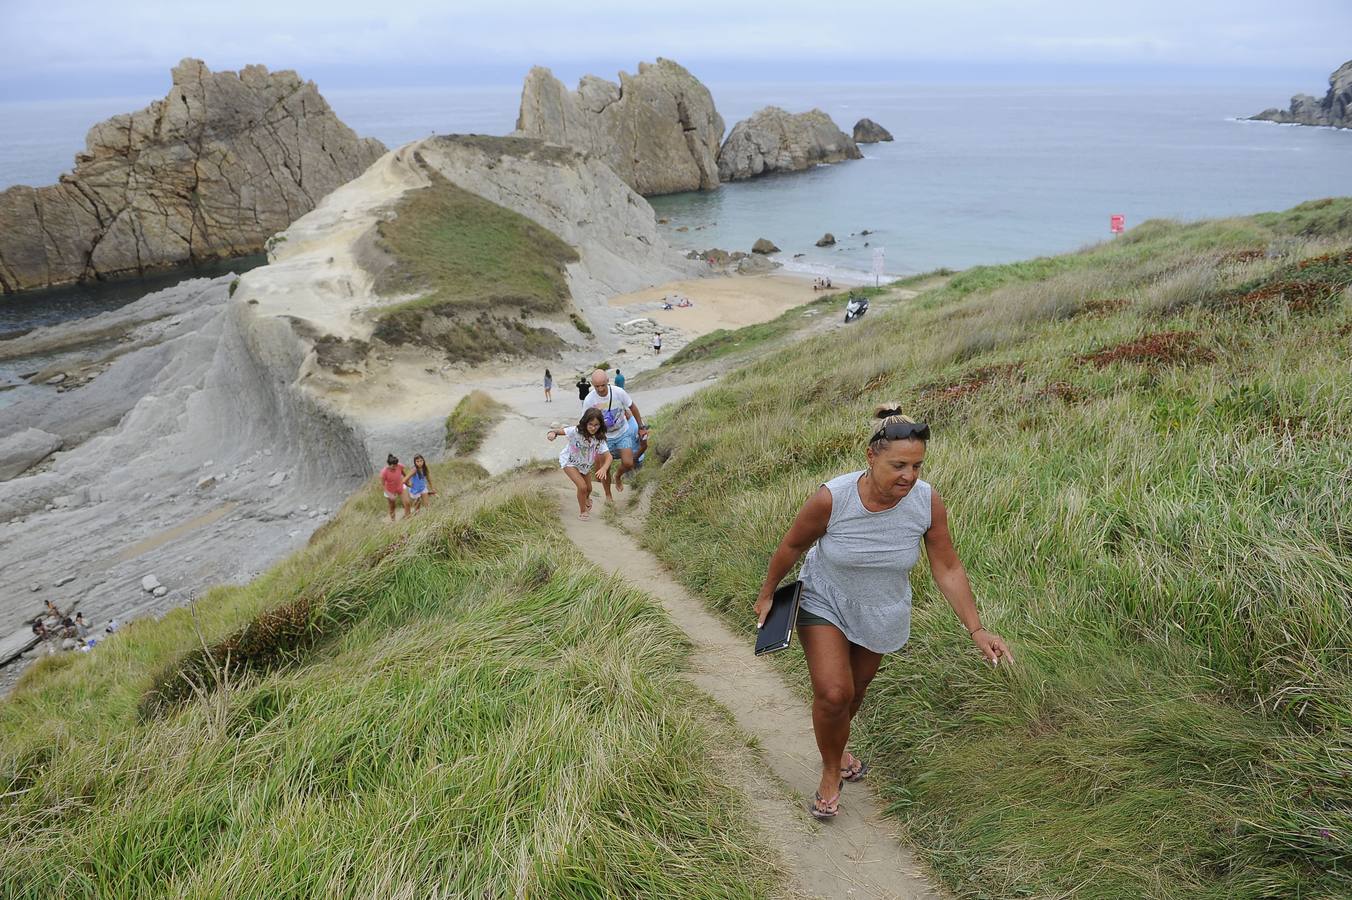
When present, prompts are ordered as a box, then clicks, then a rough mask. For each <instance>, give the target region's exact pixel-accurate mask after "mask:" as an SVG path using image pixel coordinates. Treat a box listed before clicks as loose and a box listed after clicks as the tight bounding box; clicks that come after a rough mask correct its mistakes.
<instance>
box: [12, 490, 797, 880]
mask: <svg viewBox="0 0 1352 900" xmlns="http://www.w3.org/2000/svg"><path fill="white" fill-rule="evenodd" d="M436 474H437V475H438V476H439V477H441V480H442V481H443V485H442V490H443V494H444V495H450V494H453V493H454V490H455V485H454V483H453V481H452V477H453V476H451V475H450V474H449V473H443V472H441V471H438V472H437V473H436ZM459 487H460V488H461V489H471V490H469V491H468V492H467V493H466V494H465V495H464V496H461V497H460V498H458V499H454V500H451V501H450V502H447V499H446V497H443V498H441V499H440V500H439V502H438V503H437V504H435V505H434V506H433V507H432V508H431V510H430V511H429V512H428V513H427V514H425V515H421V516H418V517H415V518H414V519H412V520H410V521H409V522H408V523H407V524H404V523H401V524H400V525H399V526H386V525H383V524H381V521H380V507H379V503H380V498H379V490H378V486H376V485H372V486H370V487H369V488H367V489H364V490H363V492H362V494H361V495H360V496H359V497H357V498H354V500H353V501H351V502H350V503H349V504H348V506H347V507H346V508H345V509H344V510H343V511H342V513H341V514H340V516H339V518H338V519H337V520H336V522H335V523H333V524H331V525H330V526H328V527H327V528H326V530H325V531H324V532H323V533H322V534H319V535H318V536H317V537H316V539H315V541H314V543H313V545H312V547H310V548H309V549H308V550H307V551H305V552H304V553H302V554H301V555H300V556H299V557H298V558H296V559H293V560H291V561H289V562H288V563H285V564H283V565H282V566H280V567H278V568H277V569H275V570H273V571H272V572H270V573H268V574H267V575H266V576H264V577H263V578H262V579H260V580H259V581H258V582H256V583H255V584H254V585H250V586H247V587H244V588H234V589H221V590H218V591H216V592H214V593H213V595H211V596H210V597H208V598H206V599H205V600H204V601H202V602H201V603H199V604H198V608H197V610H196V615H195V617H194V615H193V613H192V612H190V611H188V610H181V611H178V612H176V613H174V614H171V615H169V616H167V617H166V618H165V619H164V620H163V621H161V622H158V623H139V624H137V625H135V626H133V627H131V628H128V629H127V630H126V632H125V633H121V634H119V635H118V636H116V637H115V638H113V639H112V640H110V641H109V642H107V644H106V645H105V646H102V647H100V648H98V650H97V652H95V653H94V654H91V655H89V656H85V657H82V658H79V659H76V660H73V661H72V662H71V663H69V664H67V665H65V666H63V667H61V668H59V669H57V670H55V671H45V672H39V673H37V674H35V675H34V676H32V677H30V678H29V679H27V681H26V683H25V684H24V685H23V686H21V687H20V689H19V690H18V692H17V693H16V694H15V695H14V696H13V697H12V698H11V699H10V700H8V701H7V702H6V703H4V704H3V705H2V706H0V895H3V896H5V897H16V898H17V897H32V898H46V897H58V896H59V897H100V898H102V897H145V896H201V897H206V896H231V897H258V898H273V897H283V896H310V897H320V896H323V897H373V896H379V897H396V896H407V897H415V896H417V897H422V896H438V897H511V896H516V897H601V896H609V897H673V896H691V897H726V896H747V897H754V896H769V895H772V894H775V893H776V892H778V891H780V890H781V888H782V885H781V884H780V883H779V882H777V881H776V880H775V879H773V878H772V879H769V880H766V879H765V878H764V877H763V873H764V871H765V870H766V868H767V867H773V865H774V861H773V854H772V852H771V851H769V850H767V849H766V848H765V847H764V846H763V845H761V844H760V843H759V842H758V838H757V837H756V835H755V834H754V833H752V831H751V830H750V828H749V827H748V825H747V817H746V810H744V809H743V808H741V807H740V805H739V804H738V802H737V801H736V800H735V799H734V798H735V796H736V795H735V794H734V793H732V792H730V791H729V790H728V789H727V787H726V786H724V785H721V784H719V783H718V782H717V781H716V780H715V779H714V769H713V768H712V767H711V766H710V764H709V760H710V759H711V758H717V757H718V756H719V755H720V754H721V753H726V752H728V751H727V750H726V749H724V747H725V746H726V745H729V744H735V742H736V741H737V738H736V736H735V735H733V734H731V733H728V732H727V731H726V728H727V726H726V725H723V724H721V723H719V722H718V721H717V720H716V718H715V717H712V716H710V715H708V714H707V713H706V712H702V709H703V706H702V703H703V701H702V698H701V697H700V696H699V695H698V694H697V693H696V692H695V691H694V690H693V689H692V688H691V687H689V685H688V684H687V683H686V682H685V681H684V680H682V679H681V678H680V677H679V669H680V667H681V665H682V661H683V659H684V655H685V651H686V647H685V644H684V642H683V640H682V639H681V637H680V635H679V632H678V631H677V630H676V628H675V627H674V626H673V625H672V624H671V622H670V621H669V620H668V619H667V618H666V616H665V615H664V614H663V613H662V612H661V611H660V610H659V609H658V608H657V607H656V606H655V605H654V604H653V603H652V602H651V601H650V600H649V599H648V598H646V597H644V596H643V595H641V594H638V593H636V592H634V591H632V590H629V589H627V588H625V587H623V586H621V584H620V583H618V582H616V581H613V580H608V579H605V578H602V577H601V576H599V575H598V574H597V572H596V570H595V569H593V568H591V567H590V566H588V565H586V564H585V563H584V562H583V561H582V560H581V559H580V557H579V556H578V555H577V554H576V553H575V551H574V550H573V549H572V548H571V547H570V546H569V545H568V544H567V543H566V540H565V539H563V538H562V537H560V536H558V535H557V534H556V530H557V513H556V509H555V506H554V503H553V501H552V498H549V497H542V496H538V495H536V494H534V493H532V492H531V491H530V490H528V489H516V490H513V489H510V488H505V487H494V486H492V485H487V486H485V484H483V483H476V484H473V485H471V484H461V485H460V486H459ZM485 487H487V489H486V490H485ZM354 583H356V584H359V586H360V591H359V593H360V597H361V603H360V604H351V603H347V604H346V605H344V598H348V597H351V596H352V593H351V592H352V590H353V585H354ZM298 598H311V599H312V601H313V603H314V604H315V607H316V608H317V609H319V608H328V609H334V608H339V609H341V612H342V615H341V616H333V617H329V618H328V619H326V621H327V623H328V624H327V625H326V626H325V627H324V628H323V629H321V632H322V633H320V634H318V635H316V637H315V640H313V641H310V642H307V643H305V644H304V645H301V646H292V645H287V646H286V647H284V648H283V652H282V653H280V654H278V655H277V657H276V658H273V659H270V660H269V661H268V664H267V665H265V666H254V667H248V668H241V667H231V666H227V665H221V666H220V667H219V668H218V670H217V677H207V676H206V675H205V673H204V672H203V670H201V669H200V667H199V668H198V669H196V670H195V671H196V672H197V675H196V676H195V677H194V679H193V681H194V685H195V688H194V691H193V692H192V695H191V696H190V697H189V698H187V700H186V702H184V703H183V704H181V705H179V706H177V707H172V708H167V709H164V710H162V711H161V714H160V715H159V716H158V717H152V718H149V719H145V718H141V717H139V716H138V714H137V709H136V706H137V703H138V701H139V700H140V699H141V698H142V697H144V696H147V695H148V694H150V693H153V692H154V691H155V690H156V685H157V684H158V683H159V682H160V680H161V678H162V677H163V675H164V673H165V672H172V671H173V670H174V668H175V667H181V666H182V664H183V662H184V660H185V659H190V658H191V655H192V653H193V650H194V648H196V647H199V646H201V645H203V644H206V643H211V642H212V641H218V640H220V639H221V638H222V637H224V636H226V635H228V634H230V633H231V632H233V631H237V630H238V629H239V628H241V627H242V626H246V625H248V624H249V623H254V622H259V621H262V620H263V619H265V618H266V616H267V613H268V611H270V610H273V609H275V608H277V606H278V605H279V604H281V605H284V604H287V603H290V602H294V601H295V600H296V599H298ZM260 640H261V638H260ZM217 659H218V661H220V662H224V660H223V659H221V658H220V657H218V658H217ZM157 675H159V676H160V677H159V678H157Z"/></svg>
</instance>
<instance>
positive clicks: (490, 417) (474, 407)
mask: <svg viewBox="0 0 1352 900" xmlns="http://www.w3.org/2000/svg"><path fill="white" fill-rule="evenodd" d="M506 411H507V407H506V405H505V404H503V403H500V402H498V401H497V400H495V399H494V398H493V396H492V395H491V394H488V393H486V392H484V391H470V392H469V393H468V394H466V395H465V396H464V397H462V398H461V400H460V402H459V403H457V404H456V405H455V409H453V410H451V414H450V415H449V416H447V417H446V449H447V450H449V451H451V452H453V453H458V454H460V455H462V456H466V455H468V454H471V453H473V452H474V451H475V450H478V449H479V447H480V445H482V444H483V442H484V438H485V437H487V436H488V430H489V429H490V428H492V427H493V426H494V425H495V424H497V423H498V421H500V420H501V419H502V416H503V413H505V412H506Z"/></svg>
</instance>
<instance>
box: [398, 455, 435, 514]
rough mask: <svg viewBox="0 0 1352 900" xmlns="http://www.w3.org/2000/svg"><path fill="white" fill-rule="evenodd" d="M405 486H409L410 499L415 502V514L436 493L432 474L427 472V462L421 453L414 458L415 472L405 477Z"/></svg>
mask: <svg viewBox="0 0 1352 900" xmlns="http://www.w3.org/2000/svg"><path fill="white" fill-rule="evenodd" d="M404 484H406V485H407V486H408V497H409V500H412V501H413V512H414V513H417V512H419V511H420V510H422V508H423V502H424V501H426V500H428V499H429V498H430V497H431V496H432V495H433V494H435V493H436V491H435V490H433V488H432V473H431V472H429V471H428V470H427V460H425V459H423V456H422V454H421V453H419V454H418V455H417V456H415V457H413V471H412V472H409V473H408V474H407V475H405V476H404ZM406 503H407V501H406Z"/></svg>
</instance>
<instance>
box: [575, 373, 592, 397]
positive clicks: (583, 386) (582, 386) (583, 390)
mask: <svg viewBox="0 0 1352 900" xmlns="http://www.w3.org/2000/svg"><path fill="white" fill-rule="evenodd" d="M590 390H591V385H590V384H588V383H587V378H586V376H585V375H578V376H577V399H579V400H586V399H587V392H588V391H590Z"/></svg>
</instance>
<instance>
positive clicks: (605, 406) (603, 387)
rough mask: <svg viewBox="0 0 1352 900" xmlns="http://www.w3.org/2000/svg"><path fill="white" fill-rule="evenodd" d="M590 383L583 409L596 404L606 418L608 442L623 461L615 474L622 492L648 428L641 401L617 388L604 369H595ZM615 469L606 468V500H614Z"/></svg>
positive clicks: (617, 457)
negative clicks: (612, 493)
mask: <svg viewBox="0 0 1352 900" xmlns="http://www.w3.org/2000/svg"><path fill="white" fill-rule="evenodd" d="M591 383H592V389H591V391H590V392H589V393H588V394H587V398H586V399H585V400H583V401H582V410H583V411H584V412H585V411H586V410H588V409H591V408H593V407H595V408H596V409H599V410H600V411H601V415H602V416H604V417H605V420H606V443H607V444H609V445H610V452H611V453H612V454H613V455H614V456H615V458H616V459H618V460H619V461H620V471H619V472H617V473H615V474H614V479H615V489H616V490H619V491H623V490H624V482H623V481H622V480H621V479H623V478H624V475H625V473H626V472H630V471H632V470H633V468H634V457H635V455H636V454H637V453H638V444H639V431H640V430H643V431H646V430H647V426H646V425H644V424H643V414H642V413H641V412H639V409H638V404H637V403H635V402H634V399H633V398H632V397H630V396H629V393H628V392H627V391H625V389H624V388H621V387H615V386H614V385H612V384H611V383H610V377H609V376H608V375H606V371H605V369H597V370H596V371H595V372H592V376H591ZM614 468H615V467H614V466H611V467H610V468H609V469H607V470H606V476H605V479H604V480H603V481H602V482H601V487H602V488H604V489H605V492H606V499H607V500H613V499H615V498H614V497H612V496H611V494H610V480H611V473H612V471H613V470H614Z"/></svg>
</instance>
